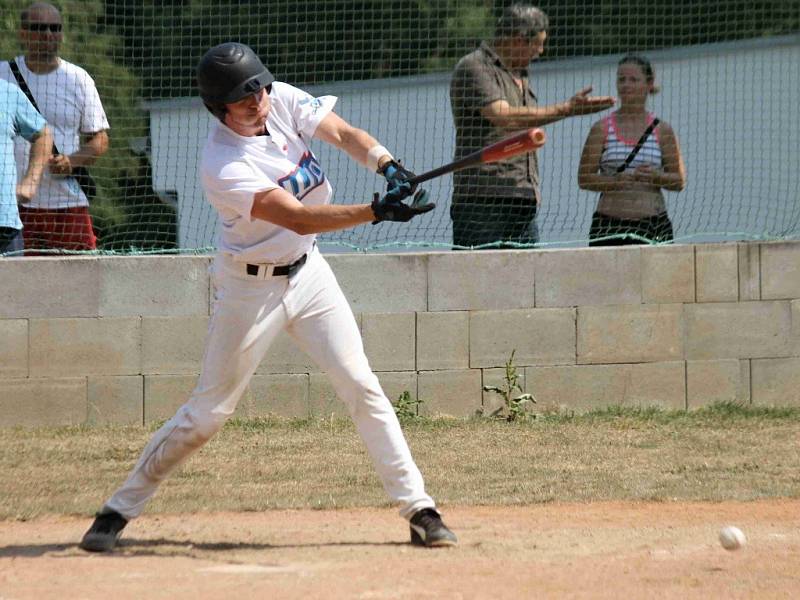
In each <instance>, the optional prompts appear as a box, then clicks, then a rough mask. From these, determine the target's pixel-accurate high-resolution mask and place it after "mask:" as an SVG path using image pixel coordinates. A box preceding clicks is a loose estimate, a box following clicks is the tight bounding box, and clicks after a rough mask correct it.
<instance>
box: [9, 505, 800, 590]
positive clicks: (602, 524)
mask: <svg viewBox="0 0 800 600" xmlns="http://www.w3.org/2000/svg"><path fill="white" fill-rule="evenodd" d="M445 518H446V521H447V522H448V524H449V525H450V526H451V527H452V528H453V529H454V530H455V531H456V532H457V533H458V534H459V536H460V538H461V545H460V546H459V547H458V548H456V549H443V550H427V549H420V548H415V547H412V546H410V545H409V544H408V543H407V539H408V537H407V536H408V534H407V529H406V526H405V524H404V523H403V522H402V521H401V520H400V519H399V518H398V517H397V515H396V514H395V513H394V511H393V510H390V509H367V510H340V511H269V512H264V513H215V514H194V515H155V516H145V517H142V518H141V519H139V520H137V521H135V522H133V523H131V524H130V525H129V526H128V528H127V530H126V531H125V535H124V537H123V541H122V543H121V545H120V547H119V551H117V552H116V553H114V554H113V555H106V556H103V555H88V554H86V553H84V552H82V551H81V550H79V549H78V548H77V546H76V542H77V541H78V539H79V538H80V536H81V534H82V533H83V531H84V529H85V528H86V527H87V526H88V524H89V521H88V520H87V519H79V518H76V517H47V518H43V519H37V520H34V521H28V522H19V521H4V522H0V544H2V545H0V599H2V600H11V599H21V598H37V599H40V598H86V599H89V600H92V599H95V598H103V599H107V598H148V599H150V598H191V599H192V600H201V599H205V598H215V599H217V598H357V599H364V600H367V599H411V598H452V599H457V598H514V599H520V598H532V597H559V598H564V597H567V598H645V597H659V598H712V597H713V598H723V597H724V598H791V597H799V596H800V567H799V565H800V500H770V501H759V502H748V503H719V504H707V503H677V502H676V503H595V504H543V505H535V506H527V507H450V508H448V509H447V510H446V511H445ZM728 523H731V524H735V525H737V526H738V527H740V528H741V529H742V530H743V531H744V532H745V534H746V535H747V537H748V543H747V545H746V546H745V547H744V548H743V549H742V550H739V551H735V552H728V551H725V550H723V549H722V547H721V546H720V544H719V542H718V541H717V533H718V531H719V529H720V527H721V526H722V525H724V524H728Z"/></svg>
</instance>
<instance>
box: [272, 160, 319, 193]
mask: <svg viewBox="0 0 800 600" xmlns="http://www.w3.org/2000/svg"><path fill="white" fill-rule="evenodd" d="M324 181H325V173H324V172H323V171H322V165H320V164H319V163H318V162H317V159H316V158H314V155H313V154H311V152H306V153H305V154H303V156H302V157H301V158H300V162H299V163H297V167H296V168H295V169H294V171H292V172H291V173H289V174H288V175H284V176H283V177H281V178H280V179H278V185H280V186H281V187H282V188H283V189H285V190H286V191H287V192H289V193H290V194H291V195H292V196H294V197H295V198H297V199H298V200H302V199H303V196H305V195H306V194H308V193H309V192H310V191H311V190H313V189H314V188H315V187H317V186H319V185H321V184H322V182H324Z"/></svg>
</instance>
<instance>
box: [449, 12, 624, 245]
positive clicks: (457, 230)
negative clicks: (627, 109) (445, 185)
mask: <svg viewBox="0 0 800 600" xmlns="http://www.w3.org/2000/svg"><path fill="white" fill-rule="evenodd" d="M547 28H548V19H547V15H546V14H545V13H544V12H542V11H541V10H540V9H538V8H536V7H534V6H530V5H526V4H514V5H512V6H509V7H508V8H506V9H505V10H504V12H503V14H502V16H501V17H500V19H499V20H498V22H497V27H496V30H495V37H494V39H493V40H492V41H491V42H483V43H482V44H481V45H480V47H479V48H478V49H477V50H475V51H474V52H472V53H470V54H468V55H466V56H465V57H464V58H462V59H461V60H460V61H459V62H458V64H457V65H456V68H455V71H454V73H453V79H452V81H451V83H450V105H451V108H452V111H453V120H454V122H455V128H456V152H455V159H456V160H458V159H460V158H463V157H465V156H467V155H468V154H471V153H473V152H475V151H477V150H480V149H481V148H483V147H484V146H486V145H488V144H491V143H493V142H496V141H498V140H500V139H502V138H504V137H506V136H508V135H510V134H511V133H512V132H514V131H517V130H520V129H525V128H528V127H538V126H541V125H545V124H547V123H553V122H555V121H559V120H561V119H564V118H566V117H572V116H577V115H588V114H591V113H595V112H599V111H602V110H605V109H607V108H610V107H611V106H613V105H614V99H613V98H611V97H609V96H590V95H589V94H590V92H591V91H592V88H591V87H586V88H584V89H582V90H581V91H579V92H578V93H576V94H575V95H574V96H573V97H572V98H570V99H569V100H567V101H565V102H560V103H558V104H551V105H547V106H537V101H536V95H535V94H534V93H533V91H532V90H531V88H530V85H529V82H528V65H529V64H530V62H531V61H532V60H534V59H536V58H537V57H538V56H539V55H541V53H542V52H543V51H544V43H545V40H546V39H547ZM540 201H541V193H540V190H539V167H538V164H537V159H536V154H535V153H530V154H523V155H520V156H517V157H515V158H513V159H509V160H507V161H504V162H498V163H491V164H484V165H480V166H478V167H475V168H472V169H465V170H463V171H458V172H456V173H454V175H453V203H452V206H451V209H450V216H451V218H452V220H453V244H454V245H455V246H459V247H471V246H480V245H483V244H492V246H490V247H492V248H496V247H501V248H502V247H518V246H517V245H518V244H529V245H532V244H535V243H536V242H537V241H538V229H537V227H536V221H535V218H536V211H537V208H538V206H539V203H540ZM508 242H511V243H510V244H509V243H508Z"/></svg>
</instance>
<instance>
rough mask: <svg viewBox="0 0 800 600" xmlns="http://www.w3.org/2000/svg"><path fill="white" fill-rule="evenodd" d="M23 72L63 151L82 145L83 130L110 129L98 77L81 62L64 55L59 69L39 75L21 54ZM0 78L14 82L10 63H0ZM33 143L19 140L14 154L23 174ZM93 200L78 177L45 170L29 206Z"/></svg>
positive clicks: (81, 203)
mask: <svg viewBox="0 0 800 600" xmlns="http://www.w3.org/2000/svg"><path fill="white" fill-rule="evenodd" d="M16 60H17V65H19V70H20V73H21V74H22V77H23V78H24V79H25V83H27V84H28V88H29V89H30V90H31V94H32V95H33V97H34V99H35V100H36V105H37V106H38V108H39V112H40V113H42V116H43V117H44V118H45V119H46V120H47V124H48V125H49V126H50V128H51V129H52V131H53V142H54V143H55V145H56V147H57V148H58V151H59V152H61V154H72V153H73V152H77V150H78V149H79V148H80V147H81V133H84V134H89V133H97V132H98V131H105V130H106V129H108V119H107V118H106V113H105V111H104V110H103V105H102V103H101V102H100V95H99V94H98V93H97V88H96V87H95V84H94V80H93V79H92V78H91V76H90V75H89V73H87V72H86V71H85V70H84V69H82V68H81V67H79V66H78V65H73V64H72V63H70V62H67V61H66V60H64V59H63V58H62V59H61V64H59V66H58V68H57V69H56V70H55V71H51V72H50V73H47V74H45V75H39V74H37V73H34V72H33V71H31V70H30V69H29V68H28V66H27V65H26V64H25V58H24V57H22V56H18V57H17V59H16ZM0 77H2V78H3V79H5V80H6V81H8V82H9V83H11V84H13V85H17V80H16V78H15V77H14V74H13V73H12V72H11V67H9V65H8V63H7V62H2V63H0ZM29 153H30V144H29V143H28V142H27V141H25V140H20V139H17V140H16V141H15V143H14V156H15V157H16V160H17V172H18V174H19V176H20V177H21V176H22V175H23V174H24V173H25V172H26V171H27V170H28V155H29ZM88 205H89V201H88V200H87V198H86V195H85V194H84V193H83V190H81V188H80V186H79V185H78V182H77V181H76V180H75V178H74V177H62V176H57V175H55V176H54V175H51V174H50V171H49V170H46V171H45V172H44V176H43V177H42V183H41V184H40V185H39V190H38V191H37V192H36V195H35V196H34V197H33V198H32V199H31V201H30V203H28V204H26V206H27V207H29V208H68V207H72V206H88Z"/></svg>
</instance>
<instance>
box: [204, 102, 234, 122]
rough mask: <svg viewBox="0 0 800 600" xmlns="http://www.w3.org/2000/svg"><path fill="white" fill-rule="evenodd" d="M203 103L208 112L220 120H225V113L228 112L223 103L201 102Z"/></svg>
mask: <svg viewBox="0 0 800 600" xmlns="http://www.w3.org/2000/svg"><path fill="white" fill-rule="evenodd" d="M203 104H204V105H205V107H206V108H207V109H208V112H210V113H211V114H212V115H214V116H215V117H216V118H217V119H219V120H220V121H225V115H226V114H228V109H227V108H226V107H225V105H224V104H218V103H213V104H212V103H209V102H203Z"/></svg>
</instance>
